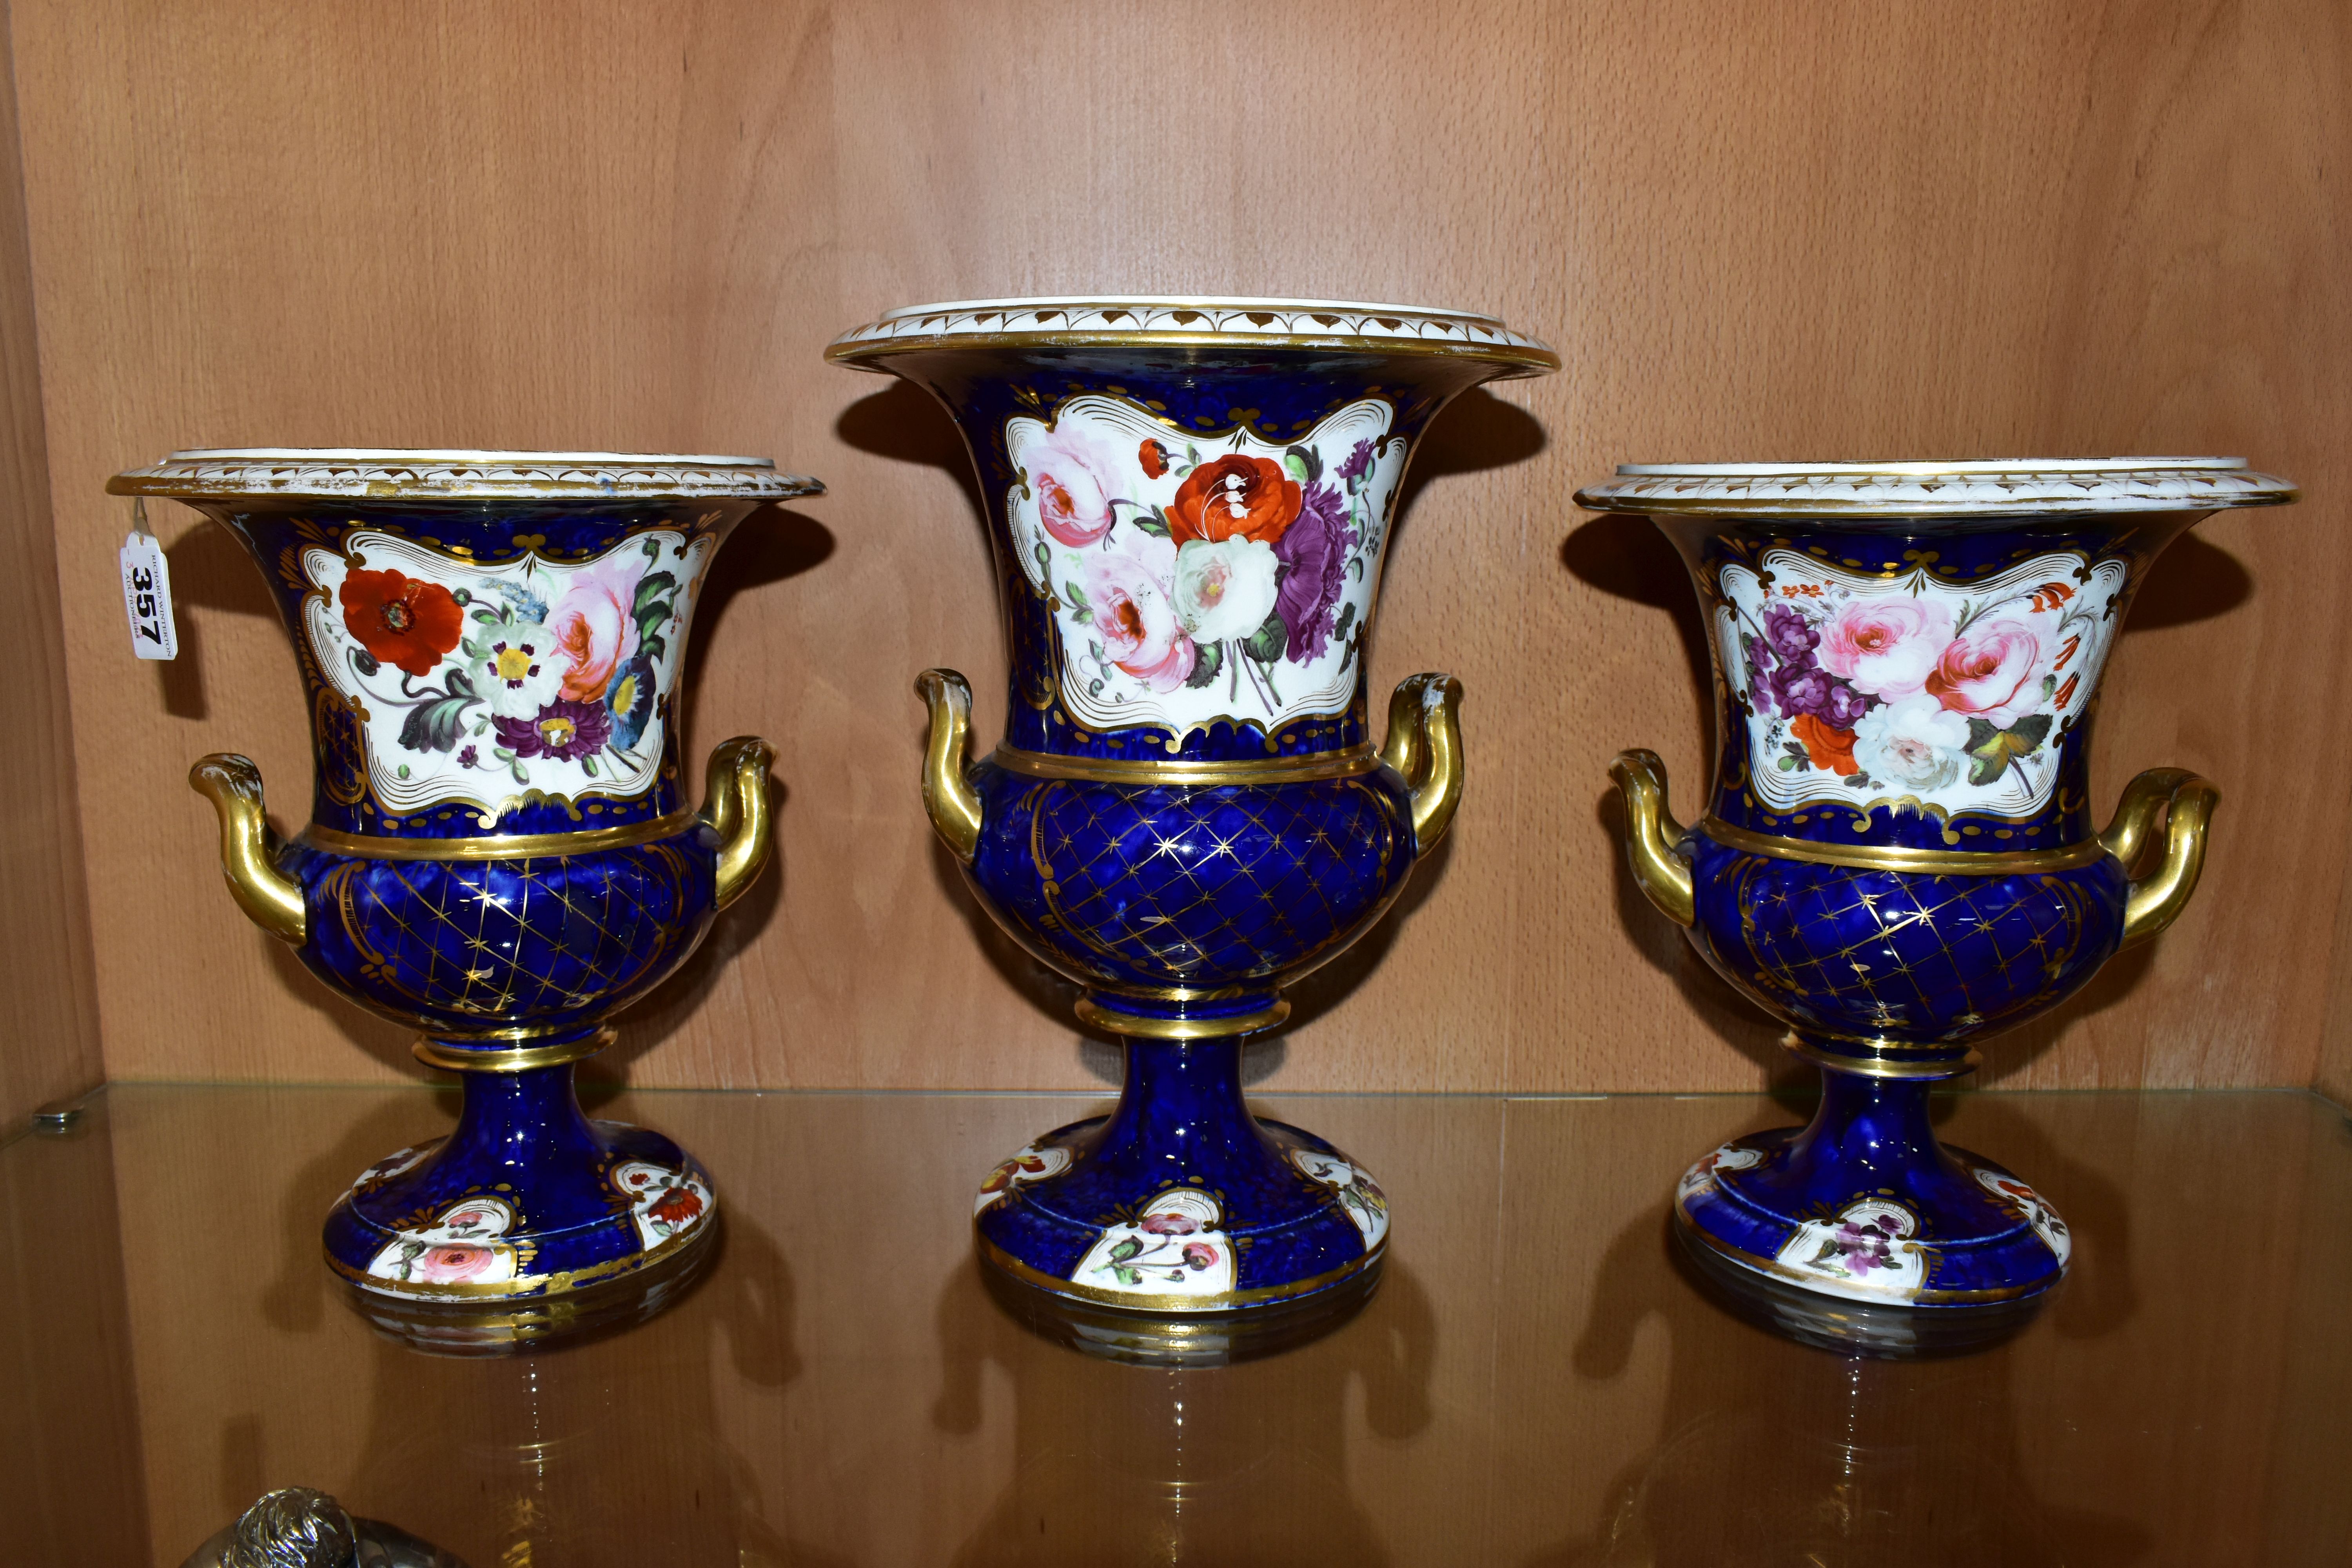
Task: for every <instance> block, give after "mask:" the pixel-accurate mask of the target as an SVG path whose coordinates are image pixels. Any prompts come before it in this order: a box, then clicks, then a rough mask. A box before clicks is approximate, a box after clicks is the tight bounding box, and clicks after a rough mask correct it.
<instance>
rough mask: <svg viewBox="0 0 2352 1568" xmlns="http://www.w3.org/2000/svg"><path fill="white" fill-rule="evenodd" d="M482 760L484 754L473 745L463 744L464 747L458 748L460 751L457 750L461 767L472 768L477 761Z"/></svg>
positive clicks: (458, 762)
mask: <svg viewBox="0 0 2352 1568" xmlns="http://www.w3.org/2000/svg"><path fill="white" fill-rule="evenodd" d="M481 760H482V754H481V753H480V752H478V751H476V750H475V749H474V748H473V747H471V746H462V747H460V748H458V751H457V765H458V766H459V767H461V768H470V767H472V766H473V765H474V764H475V763H478V762H480V761H481Z"/></svg>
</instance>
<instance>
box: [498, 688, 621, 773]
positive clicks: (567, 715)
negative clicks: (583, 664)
mask: <svg viewBox="0 0 2352 1568" xmlns="http://www.w3.org/2000/svg"><path fill="white" fill-rule="evenodd" d="M491 722H492V723H494V724H495V725H497V726H498V731H499V740H501V741H503V742H506V744H507V746H508V747H509V749H510V750H511V751H512V752H514V754H515V755H516V756H518V757H548V758H551V759H552V760H554V761H556V762H559V763H569V762H574V761H577V760H578V759H580V758H582V757H593V756H594V755H595V754H596V753H597V752H601V751H603V750H604V742H605V741H606V740H607V739H608V738H609V737H610V736H611V735H612V732H613V715H612V712H611V710H608V709H607V708H606V707H605V706H604V704H603V703H602V702H574V701H572V700H571V699H570V698H568V697H559V698H557V699H556V700H554V701H552V702H551V703H549V704H548V705H547V706H546V707H544V708H541V710H539V717H538V718H536V719H509V718H507V717H505V716H504V715H500V716H499V717H497V718H494V719H493V720H492V721H491Z"/></svg>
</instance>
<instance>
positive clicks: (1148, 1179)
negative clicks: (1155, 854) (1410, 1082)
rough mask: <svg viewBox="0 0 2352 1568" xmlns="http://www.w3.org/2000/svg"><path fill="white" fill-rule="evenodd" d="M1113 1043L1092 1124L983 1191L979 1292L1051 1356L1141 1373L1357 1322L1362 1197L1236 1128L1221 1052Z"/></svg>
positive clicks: (1373, 1206) (1343, 1174) (1334, 1165)
mask: <svg viewBox="0 0 2352 1568" xmlns="http://www.w3.org/2000/svg"><path fill="white" fill-rule="evenodd" d="M1125 1043H1126V1048H1127V1064H1128V1065H1127V1081H1126V1084H1125V1086H1124V1088H1123V1089H1122V1090H1121V1092H1120V1095H1119V1101H1118V1106H1117V1107H1116V1108H1115V1109H1114V1110H1112V1111H1111V1113H1110V1114H1109V1115H1108V1116H1107V1117H1093V1118H1090V1119H1088V1120H1087V1121H1077V1122H1073V1123H1071V1124H1070V1125H1069V1126H1066V1127H1062V1128H1058V1129H1056V1130H1055V1131H1052V1132H1048V1133H1046V1134H1045V1136H1044V1137H1042V1138H1039V1139H1038V1140H1036V1142H1033V1143H1031V1144H1029V1145H1028V1146H1027V1147H1025V1148H1024V1149H1022V1150H1020V1151H1019V1152H1016V1153H1014V1154H1013V1156H1012V1157H1011V1158H1010V1159H1008V1160H1006V1161H1005V1162H1004V1163H1002V1164H1000V1165H999V1166H998V1167H997V1168H996V1170H995V1171H994V1172H992V1173H991V1174H990V1175H989V1177H988V1180H987V1181H986V1182H985V1183H984V1184H982V1187H981V1190H980V1194H979V1202H978V1205H977V1210H976V1213H975V1215H974V1219H973V1226H974V1230H975V1233H976V1237H977V1241H978V1246H979V1250H980V1256H981V1261H982V1266H983V1273H984V1274H986V1275H988V1276H991V1279H990V1281H989V1282H990V1288H991V1289H992V1291H993V1292H994V1293H995V1294H996V1295H997V1296H998V1297H999V1299H1000V1300H1004V1301H1005V1302H1006V1303H1007V1304H1008V1305H1009V1306H1011V1307H1012V1308H1013V1310H1014V1311H1015V1314H1016V1315H1017V1316H1020V1317H1022V1318H1024V1320H1025V1321H1029V1322H1030V1323H1031V1325H1032V1326H1033V1327H1035V1328H1037V1329H1039V1330H1040V1331H1045V1332H1047V1333H1049V1334H1051V1335H1052V1336H1053V1337H1056V1338H1059V1339H1062V1340H1063V1341H1065V1342H1067V1343H1070V1344H1072V1345H1074V1346H1076V1347H1077V1348H1079V1349H1082V1350H1086V1351H1087V1352H1091V1353H1095V1354H1099V1355H1103V1356H1106V1357H1108V1358H1110V1359H1115V1360H1127V1361H1137V1362H1145V1363H1157V1364H1210V1363H1217V1362H1223V1361H1230V1360H1237V1359H1242V1358H1244V1357H1246V1356H1249V1355H1255V1354H1265V1353H1269V1352H1273V1351H1276V1350H1279V1349H1282V1348H1285V1347H1286V1346H1288V1345H1290V1344H1295V1343H1298V1342H1302V1341H1304V1340H1307V1339H1310V1338H1313V1337H1315V1336H1316V1335H1317V1334H1319V1333H1321V1332H1323V1331H1327V1330H1328V1329H1329V1328H1331V1327H1334V1326H1336V1324H1337V1323H1338V1322H1339V1321H1342V1320H1344V1319H1345V1318H1346V1317H1348V1316H1349V1315H1350V1314H1351V1313H1352V1312H1353V1311H1354V1310H1356V1309H1357V1308H1359V1307H1360V1306H1361V1305H1362V1304H1363V1303H1364V1301H1365V1300H1368V1299H1369V1298H1370V1295H1371V1292H1372V1290H1373V1289H1375V1288H1376V1287H1377V1283H1378V1279H1379V1270H1380V1267H1381V1260H1382V1259H1383V1258H1384V1257H1385V1256H1386V1249H1387V1241H1388V1200H1387V1198H1386V1197H1385V1196H1384V1195H1383V1194H1381V1189H1380V1187H1379V1185H1378V1184H1376V1183H1375V1182H1374V1181H1373V1180H1372V1179H1371V1177H1370V1175H1369V1174H1368V1173H1365V1172H1364V1170H1363V1169H1362V1168H1361V1167H1360V1166H1358V1165H1357V1164H1355V1163H1353V1162H1351V1161H1350V1160H1349V1159H1348V1158H1347V1156H1346V1155H1344V1154H1342V1153H1340V1152H1339V1151H1338V1150H1337V1149H1334V1148H1333V1147H1332V1146H1331V1145H1330V1144H1328V1143H1327V1142H1324V1141H1323V1140H1322V1139H1320V1138H1318V1137H1316V1136H1315V1135H1314V1134H1312V1133H1310V1132H1306V1131H1301V1130H1299V1129H1298V1128H1296V1127H1291V1126H1287V1125H1286V1124H1284V1123H1282V1122H1278V1121H1260V1120H1258V1119H1257V1118H1256V1117H1255V1116H1253V1115H1252V1114H1251V1113H1250V1110H1249V1108H1248V1107H1247V1105H1245V1104H1244V1101H1243V1098H1242V1083H1241V1041H1240V1039H1239V1038H1238V1037H1223V1038H1215V1039H1206V1040H1191V1041H1173V1040H1140V1039H1130V1040H1128V1041H1127V1042H1125Z"/></svg>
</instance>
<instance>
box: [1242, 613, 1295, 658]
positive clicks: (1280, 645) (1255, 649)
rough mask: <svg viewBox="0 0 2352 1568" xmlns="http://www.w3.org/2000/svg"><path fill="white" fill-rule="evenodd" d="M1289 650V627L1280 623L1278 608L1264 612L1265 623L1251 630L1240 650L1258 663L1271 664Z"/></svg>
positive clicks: (1280, 614)
mask: <svg viewBox="0 0 2352 1568" xmlns="http://www.w3.org/2000/svg"><path fill="white" fill-rule="evenodd" d="M1289 650H1290V628H1289V627H1287V626H1284V625H1283V624H1282V612H1281V611H1280V610H1279V609H1274V610H1269V611H1267V612H1266V616H1265V624H1264V625H1263V626H1259V627H1258V628H1257V630H1255V631H1254V632H1252V633H1251V634H1250V636H1249V640H1248V641H1247V642H1245V643H1244V644H1242V651H1243V652H1244V653H1245V654H1247V655H1249V656H1250V657H1251V658H1254V659H1255V660H1257V661H1258V662H1259V663H1260V664H1272V663H1273V662H1274V661H1275V660H1276V659H1278V658H1281V657H1282V656H1283V655H1284V654H1285V653H1287V652H1288V651H1289Z"/></svg>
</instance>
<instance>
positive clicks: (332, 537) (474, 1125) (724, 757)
mask: <svg viewBox="0 0 2352 1568" xmlns="http://www.w3.org/2000/svg"><path fill="white" fill-rule="evenodd" d="M107 489H109V490H110V492H111V493H113V494H116V495H131V496H141V497H145V496H169V497H173V498H175V499H177V500H183V501H185V502H186V503H187V504H188V505H190V506H192V507H194V508H195V509H196V510H198V511H201V512H202V513H204V514H205V516H206V517H209V518H211V519H212V520H214V521H216V522H218V523H220V524H221V525H222V526H223V527H225V528H226V529H227V530H228V531H230V532H232V533H234V534H235V535H236V537H237V539H238V540H239V541H240V542H243V543H244V545H245V547H246V549H247V551H249V552H251V553H252V555H253V557H254V559H255V560H256V561H257V562H258V563H260V565H261V569H262V572H263V574H264V575H265V576H266V577H267V578H268V582H269V586H270V590H271V593H272V595H274V596H275V598H276V600H277V602H278V610H279V612H280V614H281V615H283V616H284V617H285V620H286V625H287V628H288V630H289V633H290V634H291V636H292V639H293V645H294V655H295V662H296V664H297V666H298V667H299V669H300V671H301V676H302V683H303V689H304V691H305V693H306V696H307V699H308V705H309V709H310V728H311V739H312V752H313V762H314V770H315V771H314V774H313V790H312V797H311V810H310V823H309V825H308V826H305V827H304V828H303V829H302V830H301V831H300V832H299V833H298V834H296V835H295V836H294V837H292V838H291V839H290V840H284V841H281V840H280V839H279V838H278V836H277V835H276V833H274V832H273V831H272V830H271V828H270V826H269V824H268V819H267V818H266V816H264V813H263V804H262V787H261V775H260V772H259V770H258V769H257V768H256V767H255V766H254V764H253V763H252V762H250V761H249V760H247V758H244V757H241V756H234V755H227V754H217V755H214V756H209V757H206V758H205V759H204V760H203V761H201V762H199V763H196V765H195V767H194V771H193V772H192V773H191V774H190V775H189V776H190V782H191V783H192V784H194V786H195V788H196V789H197V790H199V791H200V792H202V793H203V794H204V795H206V796H207V797H209V798H210V799H211V801H212V803H213V805H214V806H215V808H216V810H217V811H218V814H219V817H220V827H221V861H222V869H223V871H224V873H225V874H226V878H227V880H228V886H229V891H230V893H231V894H232V896H234V897H235V899H236V901H237V904H238V906H239V907H240V908H242V909H243V910H244V911H245V912H246V914H247V916H248V917H250V918H251V919H252V920H253V921H254V922H255V923H256V924H257V925H259V926H260V927H261V928H262V929H263V930H264V931H268V932H269V933H270V934H271V935H273V936H275V937H278V938H279V939H280V940H282V941H284V942H287V943H289V945H290V946H292V947H293V949H294V951H295V953H296V955H297V956H298V957H299V959H300V960H301V962H302V963H303V965H304V966H305V967H306V968H308V969H309V970H310V972H311V973H313V974H316V975H317V976H318V977H319V978H320V980H322V981H324V982H325V983H326V984H328V985H329V986H330V987H331V988H332V989H333V990H335V991H336V992H338V993H340V994H342V995H343V996H345V997H347V998H349V999H350V1000H352V1002H355V1003H357V1004H358V1005H361V1006H362V1007H364V1008H366V1009H367V1010H368V1011H370V1012H372V1013H374V1014H376V1015H378V1016H382V1017H385V1018H389V1019H392V1020H394V1022H396V1023H400V1024H404V1025H407V1026H411V1027H414V1028H415V1029H416V1030H417V1031H418V1032H419V1036H420V1037H419V1038H418V1040H417V1042H416V1044H415V1047H414V1048H415V1054H416V1056H417V1057H418V1058H420V1059H421V1060H423V1061H425V1063H427V1064H429V1065H431V1066H433V1067H436V1068H443V1069H446V1070H447V1071H450V1072H454V1073H457V1075H459V1080H460V1082H461V1083H462V1084H463V1085H464V1103H463V1108H462V1110H461V1111H460V1113H459V1115H458V1119H457V1127H456V1128H455V1129H454V1130H453V1131H451V1132H450V1134H449V1135H448V1136H447V1137H446V1138H441V1139H436V1140H434V1141H432V1142H426V1143H420V1144H418V1145H416V1146H415V1147H414V1148H410V1149H404V1150H401V1151H399V1152H396V1153H394V1154H392V1155H390V1156H388V1157H387V1158H385V1159H383V1160H382V1161H380V1162H378V1163H376V1164H374V1165H373V1166H371V1167H369V1168H368V1169H367V1170H366V1171H364V1172H362V1173H361V1174H360V1176H359V1179H358V1180H357V1181H356V1182H354V1183H353V1184H352V1187H351V1190H350V1191H349V1192H347V1193H346V1194H344V1195H343V1197H342V1198H341V1201H340V1202H338V1203H337V1204H336V1205H335V1206H334V1209H333V1211H332V1212H331V1214H330V1215H328V1218H327V1226H326V1251H327V1260H328V1262H329V1264H330V1265H331V1267H332V1268H334V1270H335V1271H336V1272H337V1273H338V1274H340V1275H341V1276H342V1277H343V1278H345V1279H348V1280H350V1281H351V1282H352V1284H353V1285H354V1286H356V1287H357V1288H359V1289H362V1290H364V1291H371V1292H375V1293H378V1294H381V1295H384V1296H392V1297H400V1298H404V1299H407V1300H427V1301H472V1302H476V1303H480V1302H481V1301H483V1300H486V1299H498V1300H511V1299H518V1298H545V1297H551V1296H558V1295H562V1294H563V1293H566V1292H570V1291H574V1290H578V1289H584V1288H587V1287H590V1286H593V1285H595V1284H597V1283H599V1282H603V1281H606V1280H614V1279H620V1278H621V1277H624V1276H627V1275H631V1274H633V1273H635V1271H637V1270H639V1269H642V1268H647V1267H648V1266H650V1265H654V1264H656V1263H662V1262H665V1261H667V1260H669V1259H673V1258H675V1259H678V1260H679V1262H680V1266H681V1267H684V1260H685V1258H686V1256H687V1255H688V1254H690V1253H693V1252H695V1251H696V1250H697V1249H698V1247H699V1246H700V1244H701V1243H703V1242H704V1241H705V1240H707V1239H708V1238H709V1237H710V1236H711V1235H713V1234H714V1233H715V1230H716V1226H715V1223H714V1222H715V1218H716V1215H717V1204H718V1199H717V1195H716V1194H715V1193H714V1192H713V1191H712V1188H711V1184H710V1180H709V1176H708V1174H707V1173H705V1172H704V1171H703V1169H702V1167H701V1166H700V1165H698V1163H695V1161H694V1159H693V1158H692V1157H691V1156H689V1155H688V1154H687V1153H685V1152H683V1151H681V1150H680V1149H679V1148H678V1147H677V1144H675V1143H673V1142H670V1141H669V1140H668V1139H667V1138H665V1137H663V1136H662V1135H661V1134H660V1133H658V1132H654V1131H648V1130H646V1129H644V1128H637V1127H630V1126H625V1125H624V1124H622V1123H619V1122H613V1121H590V1120H589V1119H588V1118H587V1117H586V1116H584V1115H583V1113H582V1111H581V1109H580V1104H579V1101H578V1100H577V1098H576V1097H575V1095H574V1093H573V1089H572V1073H573V1070H574V1064H576V1063H577V1062H579V1061H580V1060H581V1059H582V1058H585V1057H588V1056H591V1055H593V1053H595V1052H596V1051H597V1050H599V1049H601V1048H602V1047H604V1045H605V1044H606V1043H608V1042H609V1041H610V1040H611V1039H612V1038H613V1031H612V1029H611V1028H610V1027H609V1026H608V1024H607V1020H609V1019H610V1018H611V1017H612V1016H614V1014H616V1013H618V1012H619V1011H620V1010H621V1009H623V1008H625V1007H626V1006H628V1005H630V1004H631V1003H633V1002H635V1001H637V1000H638V999H640V998H641V997H643V996H644V995H645V994H646V993H647V992H649V991H651V990H652V989H653V988H654V987H655V986H656V985H658V984H660V983H661V982H662V980H663V979H664V978H665V977H667V975H668V974H669V973H671V972H672V971H673V970H675V969H676V968H677V966H678V965H679V964H680V963H683V962H684V961H685V959H686V957H687V955H688V953H690V952H693V951H694V949H695V947H696V945H697V944H698V943H699V942H701V940H702V938H703V936H704V934H705V933H706V932H707V931H709V929H710V923H711V920H712V918H713V917H714V916H715V915H716V914H717V913H718V912H719V910H722V909H724V908H726V907H727V905H728V904H729V903H730V902H732V901H733V900H735V899H737V898H739V897H740V896H741V895H742V893H743V890H744V889H746V888H747V887H748V886H749V885H750V884H751V881H752V880H753V879H756V878H757V877H758V876H759V874H760V871H761V868H762V867H763V866H764V865H765V864H766V863H767V858H768V852H769V843H770V823H769V800H768V787H769V777H768V763H769V762H770V760H771V757H772V753H771V752H770V751H769V748H768V746H767V744H766V743H765V742H761V741H758V740H754V739H751V738H748V737H746V738H740V739H737V740H732V741H729V742H726V743H725V744H723V745H721V746H719V748H718V750H717V751H716V752H713V753H712V755H711V758H710V763H709V769H708V797H707V799H706V802H705V804H704V805H703V808H702V809H701V810H700V811H699V812H697V811H694V810H692V809H690V808H689V807H688V805H686V804H685V798H684V794H683V784H682V781H681V779H680V777H679V771H678V754H679V753H678V734H677V726H678V712H679V700H678V679H679V672H680V670H681V669H682V668H683V667H684V659H685V651H686V644H687V637H688V628H689V626H691V624H692V621H693V616H694V605H695V599H696V595H697V594H698V591H699V590H700V588H701V585H702V581H703V576H704V574H705V573H706V572H708V571H709V566H710V562H711V558H712V557H713V556H714V555H715V554H716V553H717V552H718V551H719V545H720V544H721V543H722V542H724V541H725V539H726V537H727V535H728V533H729V532H730V531H731V530H732V529H733V528H734V527H735V525H736V524H737V523H739V522H740V521H742V520H743V519H744V518H745V517H746V516H748V515H749V514H750V513H751V511H752V510H754V509H755V508H757V507H759V506H761V505H762V504H763V503H767V502H772V501H778V500H785V499H787V498H790V497H793V496H803V495H813V494H817V493H820V491H821V490H822V487H821V486H819V485H818V484H816V483H815V481H814V480H811V479H798V478H795V477H793V476H791V475H787V474H781V473H778V472H777V471H776V469H775V467H774V465H772V464H771V463H769V462H767V461H765V460H763V459H756V458H701V457H632V456H625V455H618V454H612V453H564V452H474V451H452V452H426V451H358V450H318V449H289V448H268V449H255V450H240V451H192V452H178V453H174V454H173V456H172V457H170V458H167V459H165V460H164V461H163V462H162V463H159V464H156V465H155V466H153V467H152V468H138V469H133V470H131V471H130V472H128V473H123V474H119V475H117V476H115V478H114V479H112V480H111V481H110V483H109V485H108V486H107Z"/></svg>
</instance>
